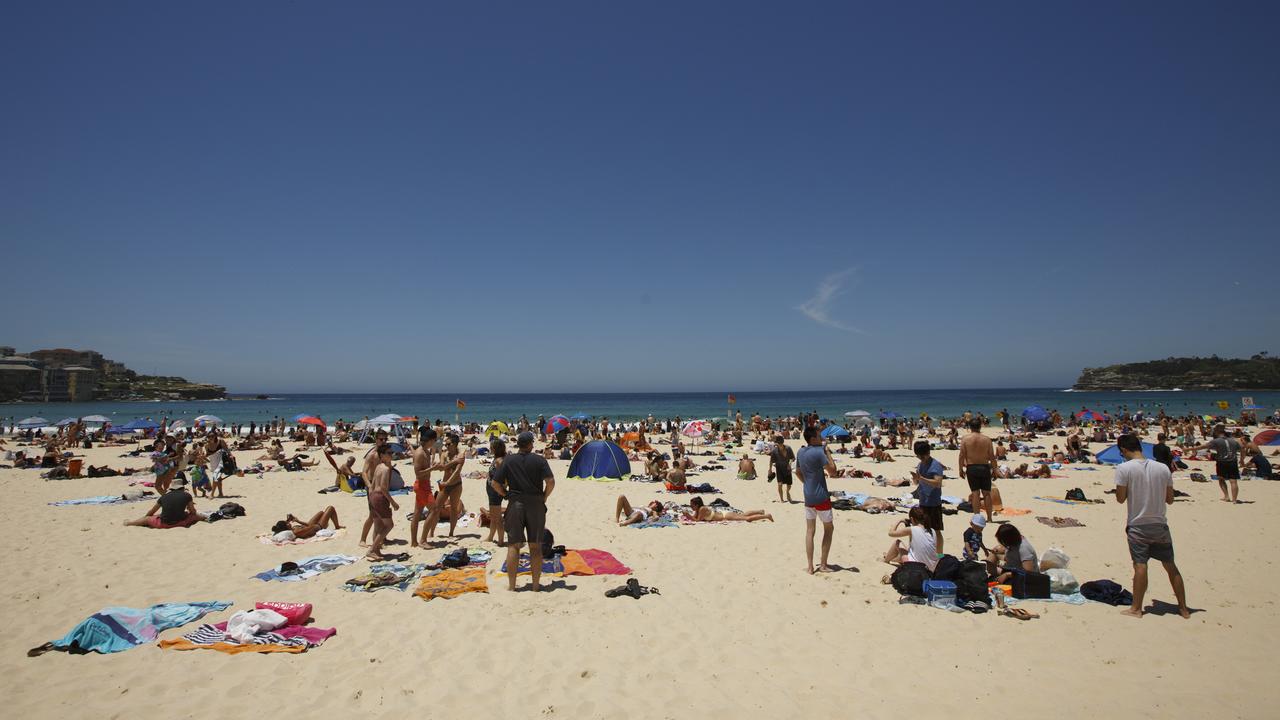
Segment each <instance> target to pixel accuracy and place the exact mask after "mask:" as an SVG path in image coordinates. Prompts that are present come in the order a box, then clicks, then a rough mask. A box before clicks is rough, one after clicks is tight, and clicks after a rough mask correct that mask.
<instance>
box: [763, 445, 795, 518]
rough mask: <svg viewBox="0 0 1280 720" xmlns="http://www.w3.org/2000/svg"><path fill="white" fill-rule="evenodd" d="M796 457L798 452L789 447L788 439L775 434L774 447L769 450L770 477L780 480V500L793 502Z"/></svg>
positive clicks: (770, 478)
mask: <svg viewBox="0 0 1280 720" xmlns="http://www.w3.org/2000/svg"><path fill="white" fill-rule="evenodd" d="M795 459H796V454H795V453H793V452H791V448H789V447H787V441H786V440H785V439H783V437H782V436H781V435H776V436H774V438H773V449H772V450H770V451H769V462H770V464H771V466H770V468H769V477H768V479H769V480H777V481H778V502H784V503H788V504H790V503H791V482H792V480H791V461H792V460H795ZM784 489H785V497H784V493H783V491H784Z"/></svg>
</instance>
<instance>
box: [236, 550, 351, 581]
mask: <svg viewBox="0 0 1280 720" xmlns="http://www.w3.org/2000/svg"><path fill="white" fill-rule="evenodd" d="M358 559H359V558H355V557H352V556H350V555H317V556H316V557H313V558H307V559H306V560H302V561H300V562H299V563H298V564H297V565H298V572H291V573H289V574H287V575H281V574H280V568H278V567H275V568H272V569H270V570H264V571H262V572H260V573H258V574H257V575H254V577H255V578H257V579H259V580H262V581H264V582H270V581H272V580H279V581H281V582H300V581H302V580H306V579H307V578H312V577H315V576H316V575H319V574H320V573H326V572H329V571H330V570H336V569H337V568H340V567H342V566H343V565H350V564H351V563H353V562H355V561H356V560H358Z"/></svg>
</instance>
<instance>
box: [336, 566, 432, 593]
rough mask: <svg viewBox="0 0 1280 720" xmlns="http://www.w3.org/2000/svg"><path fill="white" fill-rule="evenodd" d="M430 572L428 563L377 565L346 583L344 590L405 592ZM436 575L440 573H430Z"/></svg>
mask: <svg viewBox="0 0 1280 720" xmlns="http://www.w3.org/2000/svg"><path fill="white" fill-rule="evenodd" d="M426 572H429V571H428V570H427V565H426V563H416V564H414V565H405V564H402V563H376V564H373V565H370V566H369V572H367V573H365V574H363V575H358V576H356V577H353V578H351V579H350V580H348V581H346V582H345V583H343V585H342V589H343V590H346V591H348V592H376V591H378V590H388V589H395V590H399V591H401V592H404V591H405V590H407V589H408V588H409V586H410V585H411V584H413V581H415V580H417V579H418V577H419V576H420V575H422V574H423V573H426ZM430 572H431V574H435V573H436V572H439V571H430Z"/></svg>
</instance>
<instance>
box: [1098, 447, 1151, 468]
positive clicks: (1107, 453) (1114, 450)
mask: <svg viewBox="0 0 1280 720" xmlns="http://www.w3.org/2000/svg"><path fill="white" fill-rule="evenodd" d="M1153 448H1155V445H1152V444H1151V443H1149V442H1144V443H1142V454H1143V456H1145V457H1146V458H1147V459H1148V460H1155V459H1156V458H1155V455H1153V454H1152V450H1153ZM1098 462H1100V463H1106V464H1108V465H1119V464H1120V463H1122V462H1124V455H1121V454H1120V446H1119V445H1112V446H1111V447H1109V448H1107V449H1106V450H1103V451H1102V452H1100V453H1098Z"/></svg>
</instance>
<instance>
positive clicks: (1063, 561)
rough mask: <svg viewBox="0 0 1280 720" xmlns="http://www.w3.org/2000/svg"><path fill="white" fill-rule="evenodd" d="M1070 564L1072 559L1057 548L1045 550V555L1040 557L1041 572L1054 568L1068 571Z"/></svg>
mask: <svg viewBox="0 0 1280 720" xmlns="http://www.w3.org/2000/svg"><path fill="white" fill-rule="evenodd" d="M1070 564H1071V557H1070V556H1069V555H1067V554H1066V553H1064V552H1062V551H1061V550H1059V549H1058V548H1055V547H1051V548H1049V549H1048V550H1045V551H1044V555H1042V556H1041V557H1040V569H1041V570H1050V569H1053V568H1062V569H1066V567H1067V566H1068V565H1070Z"/></svg>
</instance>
